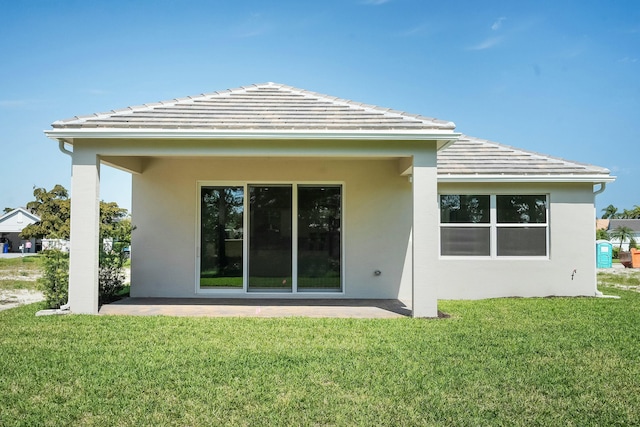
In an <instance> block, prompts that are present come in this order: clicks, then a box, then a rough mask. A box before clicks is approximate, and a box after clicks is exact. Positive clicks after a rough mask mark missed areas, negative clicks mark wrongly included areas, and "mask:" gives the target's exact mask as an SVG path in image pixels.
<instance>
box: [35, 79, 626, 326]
mask: <svg viewBox="0 0 640 427" xmlns="http://www.w3.org/2000/svg"><path fill="white" fill-rule="evenodd" d="M52 127H53V129H51V130H49V131H46V134H47V136H49V137H50V138H52V139H54V140H57V141H58V142H59V146H60V149H61V150H62V151H63V152H65V153H66V154H69V155H70V156H71V158H72V170H73V177H72V191H73V198H72V206H71V239H72V241H73V242H74V243H73V245H72V247H71V261H70V262H71V266H70V288H69V302H70V304H71V310H72V311H73V312H76V313H97V310H98V284H97V275H98V239H99V237H98V236H99V234H98V222H99V209H98V202H99V188H100V179H99V178H100V165H101V164H107V165H111V166H114V167H117V168H119V169H122V170H124V171H128V172H130V173H131V174H132V175H133V177H132V212H133V214H132V215H133V217H132V221H133V222H134V223H135V224H136V226H137V229H136V231H135V233H133V236H132V237H133V243H132V244H133V246H135V248H136V251H135V252H134V254H133V256H132V271H131V275H132V276H131V295H132V296H134V297H185V298H187V297H189V298H194V297H198V298H229V297H233V298H252V297H260V298H268V297H277V298H379V299H400V300H402V301H407V304H410V305H411V307H412V310H413V315H414V316H416V317H430V316H436V315H437V304H438V299H458V298H466V299H477V298H491V297H506V296H523V297H527V296H547V295H594V294H595V292H596V268H595V266H596V263H595V252H594V249H593V248H594V240H595V239H594V235H595V226H594V221H593V218H594V217H595V205H594V200H595V195H596V194H597V193H599V192H600V191H601V190H602V189H604V186H605V184H606V183H607V182H611V181H613V180H614V179H615V178H614V177H612V176H611V175H610V173H609V171H608V170H607V169H604V168H601V167H597V166H590V165H584V164H579V163H576V162H571V161H566V160H562V159H557V158H552V157H549V156H544V155H541V154H536V153H533V152H529V151H524V150H520V149H516V148H511V147H508V146H504V145H501V144H498V143H495V142H490V141H486V140H482V139H477V138H473V137H468V136H465V135H461V134H460V133H457V132H455V125H454V124H453V123H452V122H449V121H442V120H438V119H433V118H428V117H423V116H419V115H414V114H407V113H404V112H399V111H394V110H389V109H386V108H380V107H376V106H371V105H364V104H360V103H356V102H352V101H347V100H344V99H340V98H336V97H332V96H327V95H322V94H318V93H313V92H309V91H306V90H302V89H297V88H294V87H290V86H285V85H281V84H275V83H266V84H257V85H252V86H248V87H241V88H237V89H232V90H226V91H221V92H214V93H209V94H203V95H198V96H193V97H187V98H181V99H175V100H172V101H166V102H159V103H154V104H146V105H142V106H136V107H130V108H127V109H124V110H117V111H110V112H107V113H100V114H94V115H90V116H82V117H74V118H72V119H68V120H62V121H57V122H55V123H53V125H52ZM548 138H557V137H556V136H555V135H554V134H553V130H552V129H551V128H550V129H549V132H548ZM559 142H561V141H559ZM594 186H597V187H594ZM594 189H597V191H594Z"/></svg>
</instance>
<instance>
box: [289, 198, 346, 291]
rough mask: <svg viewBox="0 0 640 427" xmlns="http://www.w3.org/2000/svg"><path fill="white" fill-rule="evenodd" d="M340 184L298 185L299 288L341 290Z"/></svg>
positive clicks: (304, 289) (305, 289)
mask: <svg viewBox="0 0 640 427" xmlns="http://www.w3.org/2000/svg"><path fill="white" fill-rule="evenodd" d="M341 208H342V194H341V188H340V186H326V185H325V186H315V185H299V186H298V291H300V292H314V291H315V292H326V291H340V290H341V280H340V276H341V275H340V270H341V268H340V267H341V266H340V264H341V262H340V260H341V256H340V254H341V243H340V233H341V228H342V227H341V225H342V220H341V218H342V215H341Z"/></svg>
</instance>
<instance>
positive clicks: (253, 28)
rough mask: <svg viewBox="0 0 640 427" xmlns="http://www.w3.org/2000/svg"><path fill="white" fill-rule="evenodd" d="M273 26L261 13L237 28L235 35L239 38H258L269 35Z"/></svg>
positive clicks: (250, 17)
mask: <svg viewBox="0 0 640 427" xmlns="http://www.w3.org/2000/svg"><path fill="white" fill-rule="evenodd" d="M271 29H272V25H271V24H270V23H269V22H267V21H265V20H264V19H263V18H262V15H261V14H259V13H254V14H252V15H251V16H249V18H247V19H246V20H245V21H244V22H242V23H240V24H239V25H237V26H236V28H235V29H234V31H233V35H234V36H235V37H238V38H248V37H257V36H261V35H263V34H266V33H269V32H270V31H271Z"/></svg>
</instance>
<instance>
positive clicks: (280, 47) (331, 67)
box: [0, 0, 640, 214]
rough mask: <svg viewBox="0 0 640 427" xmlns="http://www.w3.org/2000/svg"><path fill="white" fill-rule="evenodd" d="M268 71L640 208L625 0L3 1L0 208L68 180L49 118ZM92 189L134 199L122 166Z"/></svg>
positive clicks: (109, 197) (629, 2)
mask: <svg viewBox="0 0 640 427" xmlns="http://www.w3.org/2000/svg"><path fill="white" fill-rule="evenodd" d="M265 82H277V83H282V84H286V85H290V86H295V87H298V88H301V89H306V90H310V91H314V92H319V93H323V94H327V95H331V96H338V97H341V98H346V99H351V100H354V101H357V102H363V103H367V104H374V105H378V106H382V107H387V108H393V109H396V110H401V111H406V112H408V113H413V114H421V115H424V116H428V117H436V118H439V119H443V120H449V121H453V122H455V123H456V126H457V128H456V130H457V131H459V132H462V133H465V134H467V135H471V136H475V137H480V138H483V139H488V140H491V141H496V142H500V143H502V144H506V145H511V146H514V147H518V148H521V149H525V150H530V151H535V152H539V153H544V154H547V155H551V156H555V157H561V158H565V159H569V160H573V161H577V162H581V163H588V164H594V165H598V166H603V167H606V168H608V169H610V170H611V173H612V175H614V176H616V177H617V180H616V181H615V182H614V183H611V184H609V185H608V186H607V189H606V191H605V192H604V193H602V194H600V195H598V196H597V198H596V209H597V212H598V213H599V214H600V213H601V210H602V209H603V208H604V207H605V206H608V205H609V204H613V205H614V206H616V207H618V208H619V210H622V209H625V208H626V209H632V208H633V206H634V205H640V174H638V168H639V166H640V1H637V0H619V1H615V0H606V1H590V0H578V1H573V0H553V1H544V0H543V1H538V0H536V1H513V0H508V1H492V0H486V1H476V0H468V1H454V0H452V1H437V2H436V1H428V0H336V1H331V0H327V1H304V0H293V1H288V0H279V1H265V0H263V1H244V0H236V1H215V0H209V1H200V0H182V1H178V0H154V1H144V0H127V1H120V0H109V1H101V0H92V1H85V0H81V1H65V0H58V1H49V0H31V1H16V0H0V209H2V208H4V207H12V208H14V207H18V206H24V205H26V203H27V202H29V201H31V200H33V189H34V187H45V188H47V189H50V188H52V187H53V186H54V185H55V184H62V185H63V186H65V187H66V188H68V189H71V159H70V158H69V157H68V156H66V155H64V154H62V153H61V152H60V151H59V150H58V146H57V143H56V142H55V141H53V140H50V139H48V138H47V137H46V136H45V135H44V133H43V131H44V130H47V129H50V125H51V123H52V122H54V121H56V120H60V119H66V118H70V117H73V116H76V115H86V114H92V113H96V112H103V111H109V110H112V109H119V108H124V107H127V106H132V105H140V104H144V103H150V102H156V101H160V100H169V99H173V98H177V97H183V96H188V95H197V94H200V93H208V92H213V91H217V90H224V89H228V88H236V87H240V86H247V85H251V84H254V83H265ZM101 198H102V199H103V200H105V201H108V202H111V201H115V202H117V203H118V204H119V205H120V206H122V207H125V208H127V209H130V207H131V178H130V176H129V175H128V174H126V173H124V172H120V171H116V170H114V169H111V168H108V167H103V168H102V171H101Z"/></svg>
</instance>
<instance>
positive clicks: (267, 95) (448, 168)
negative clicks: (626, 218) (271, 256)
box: [48, 83, 609, 180]
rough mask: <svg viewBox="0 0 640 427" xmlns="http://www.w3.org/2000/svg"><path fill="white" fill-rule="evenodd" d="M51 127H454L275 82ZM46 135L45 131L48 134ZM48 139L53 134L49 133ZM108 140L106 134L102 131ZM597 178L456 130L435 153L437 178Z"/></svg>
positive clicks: (385, 130)
mask: <svg viewBox="0 0 640 427" xmlns="http://www.w3.org/2000/svg"><path fill="white" fill-rule="evenodd" d="M52 127H53V128H54V131H53V132H52V134H53V133H54V132H61V131H70V132H85V131H86V132H94V131H96V132H102V131H104V132H107V133H108V134H111V133H114V132H118V131H124V132H140V131H144V132H157V133H158V135H166V134H168V133H170V132H178V131H180V132H182V131H184V132H206V134H207V135H209V134H211V135H216V134H218V135H222V134H223V133H224V132H251V131H255V132H266V133H269V132H279V133H280V134H289V133H291V134H292V135H293V134H299V133H300V134H301V133H305V132H308V133H310V134H314V133H316V132H317V133H319V134H320V133H322V132H344V133H358V134H359V133H360V132H369V133H371V134H380V135H383V134H384V135H386V136H388V135H390V134H394V133H395V134H398V135H404V134H406V133H410V134H412V135H414V136H415V135H418V134H420V135H428V134H429V133H432V134H433V133H442V135H444V136H447V135H451V139H454V138H455V137H457V136H458V135H459V134H456V133H454V129H455V124H454V123H453V122H450V121H444V120H439V119H434V118H430V117H425V116H421V115H416V114H408V113H405V112H401V111H397V110H391V109H387V108H381V107H378V106H374V105H367V104H361V103H357V102H353V101H349V100H346V99H341V98H336V97H333V96H328V95H323V94H319V93H315V92H310V91H306V90H303V89H298V88H294V87H291V86H286V85H282V84H278V83H263V84H255V85H251V86H245V87H240V88H236V89H228V90H225V91H220V92H213V93H208V94H202V95H197V96H190V97H186V98H178V99H174V100H171V101H162V102H158V103H153V104H144V105H139V106H133V107H128V108H125V109H122V110H113V111H109V112H105V113H97V114H93V115H89V116H76V117H73V118H71V119H66V120H59V121H56V122H54V123H53V124H52ZM48 135H49V133H48ZM49 136H50V137H54V138H56V136H54V135H49ZM107 137H108V136H107ZM497 175H501V176H514V175H515V176H532V177H536V176H537V177H544V176H549V177H553V176H583V177H587V176H596V177H597V178H599V177H600V176H602V177H609V171H608V170H607V169H605V168H601V167H598V166H591V165H586V164H580V163H576V162H571V161H567V160H563V159H559V158H554V157H550V156H546V155H542V154H538V153H534V152H531V151H525V150H521V149H517V148H513V147H509V146H506V145H502V144H499V143H496V142H491V141H487V140H484V139H479V138H474V137H470V136H465V135H461V136H460V138H459V139H458V140H457V141H455V142H454V143H453V144H451V145H449V146H448V147H447V148H445V149H442V150H440V151H439V152H438V177H439V178H443V179H447V178H450V177H453V178H454V179H455V178H463V177H469V179H472V180H473V179H474V178H477V177H483V176H497Z"/></svg>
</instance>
